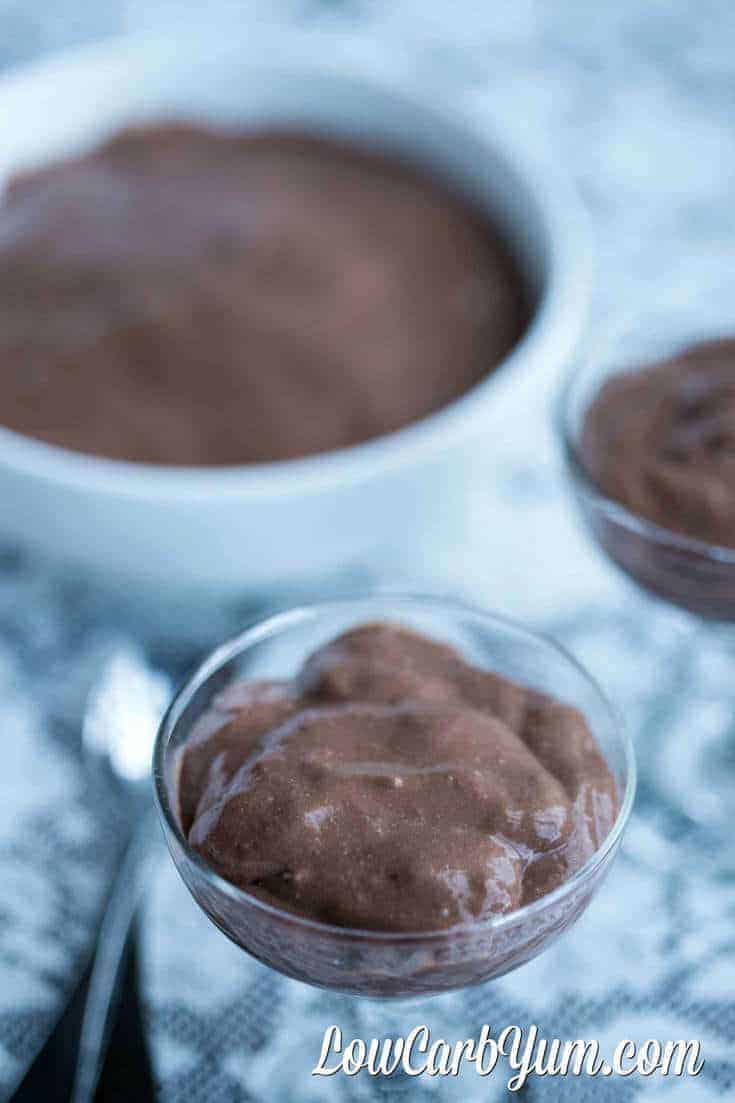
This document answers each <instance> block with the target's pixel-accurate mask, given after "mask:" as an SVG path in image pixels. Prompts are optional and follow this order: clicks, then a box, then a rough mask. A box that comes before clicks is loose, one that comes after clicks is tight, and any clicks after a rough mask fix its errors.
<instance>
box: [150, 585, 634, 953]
mask: <svg viewBox="0 0 735 1103" xmlns="http://www.w3.org/2000/svg"><path fill="white" fill-rule="evenodd" d="M376 601H378V602H386V603H387V602H390V603H391V604H392V605H396V606H401V605H404V606H407V607H409V606H417V605H421V606H423V607H427V606H428V607H431V608H433V609H435V610H436V611H437V612H444V613H446V614H448V615H451V614H452V613H454V614H457V615H464V616H471V617H473V618H474V619H476V620H478V621H481V622H483V623H485V624H486V625H490V626H493V627H494V628H496V629H500V630H506V631H512V632H514V633H515V634H517V635H519V636H521V637H523V636H525V637H526V638H527V639H529V640H532V641H533V642H534V643H535V644H541V645H542V646H544V647H546V648H548V649H549V650H551V651H553V652H554V653H555V654H556V657H557V658H559V659H561V660H562V661H564V662H566V663H567V664H569V665H570V666H572V667H573V668H574V669H575V671H576V672H577V674H578V675H580V676H581V678H582V679H583V680H584V681H585V682H586V683H587V685H588V687H589V688H591V689H592V691H593V693H594V694H595V696H596V697H597V698H598V700H599V702H600V704H601V706H602V708H603V709H604V711H605V712H606V713H607V715H608V719H609V721H610V724H611V727H612V730H614V732H615V734H616V736H617V738H618V739H619V740H620V743H621V745H622V750H623V755H624V760H625V775H626V778H625V789H624V792H623V793H622V799H621V801H620V807H619V809H618V814H617V817H616V819H615V822H614V824H613V826H612V828H611V829H610V832H609V833H608V835H607V836H606V838H605V840H604V841H603V843H602V845H601V846H600V847H598V849H597V850H596V851H595V852H594V854H592V855H591V856H590V857H589V858H588V859H587V861H586V862H585V863H584V865H583V866H580V868H579V869H578V870H577V871H576V873H574V874H572V876H571V877H570V878H569V879H568V880H567V881H564V882H563V883H562V884H561V885H559V886H557V888H555V889H553V890H552V891H551V892H549V893H547V894H546V895H545V896H542V897H540V898H539V899H538V900H535V901H533V903H531V904H525V905H524V906H523V907H521V908H518V909H516V910H515V911H511V912H506V913H504V914H503V915H499V916H491V917H489V918H487V919H481V920H477V921H475V922H467V923H459V924H456V925H455V926H452V927H446V928H442V929H439V930H436V931H431V930H429V931H375V930H365V929H361V928H359V927H340V926H337V925H336V924H332V923H325V922H322V921H321V920H318V919H311V918H309V917H308V916H302V915H299V914H298V913H297V912H291V911H287V910H286V909H283V908H278V907H276V906H275V905H273V904H269V903H267V902H266V901H265V900H261V899H260V898H259V897H257V896H254V895H252V894H251V893H248V892H246V891H245V890H244V889H241V888H238V887H237V886H236V885H233V884H231V882H229V881H227V880H225V879H224V878H223V877H220V875H219V874H218V873H216V872H215V871H214V870H213V869H212V868H211V866H209V865H208V864H207V863H206V862H205V861H204V859H203V858H202V857H201V855H199V854H198V853H197V852H196V851H195V850H193V849H192V848H191V847H190V846H189V843H188V841H187V839H186V838H185V836H184V834H183V832H182V830H181V828H180V826H179V824H178V821H177V818H176V816H175V815H174V812H173V809H172V807H171V803H170V801H169V794H168V791H167V786H166V778H165V770H164V766H165V758H166V750H167V747H168V743H169V739H170V737H171V736H172V734H173V732H174V730H175V728H176V725H177V723H178V721H179V719H180V717H181V715H182V713H183V712H184V711H185V709H186V707H187V705H188V703H189V702H190V701H191V699H192V697H193V696H194V694H195V693H196V692H197V691H198V690H199V689H201V688H202V686H204V685H205V684H206V682H207V681H208V680H209V678H211V677H212V675H213V674H215V673H216V672H217V671H218V670H219V669H220V668H221V667H222V666H224V665H225V664H226V663H228V662H230V661H231V660H232V659H234V658H236V657H237V656H238V655H241V654H242V653H243V652H244V651H245V650H246V649H247V648H248V647H250V646H252V645H253V644H256V643H258V642H260V641H261V640H264V639H266V638H268V637H269V636H272V635H273V634H275V633H276V632H280V631H283V630H286V629H288V628H289V627H291V626H293V625H295V624H297V623H299V622H301V621H305V620H307V619H309V618H312V617H314V616H318V615H319V614H321V613H327V614H328V613H330V612H334V613H337V612H340V611H345V610H347V609H348V608H349V607H350V606H364V607H366V618H367V617H369V612H368V611H367V607H368V606H369V605H370V604H372V603H373V602H376ZM153 787H154V796H155V803H156V807H157V810H158V814H159V816H160V817H161V819H162V821H163V823H164V826H165V829H166V831H168V832H171V833H172V834H173V835H174V837H175V838H176V841H177V844H178V846H179V847H180V848H181V850H182V851H183V852H184V854H185V855H186V858H187V860H188V861H189V862H190V863H192V864H193V865H194V866H196V867H197V869H198V870H199V872H200V873H201V874H202V875H203V876H204V878H205V879H206V880H207V881H209V883H210V884H211V886H212V887H213V888H214V889H216V890H217V891H218V892H220V893H222V894H224V895H225V896H227V897H229V898H230V899H231V900H233V901H235V902H238V901H239V902H240V903H242V904H243V905H246V906H247V907H251V908H255V909H257V910H259V911H262V912H263V913H264V914H265V915H269V916H272V917H273V918H274V919H277V920H278V921H280V922H284V921H286V922H288V923H293V924H294V925H295V926H297V927H300V928H303V929H305V930H311V931H314V932H318V933H321V934H323V935H329V936H330V937H335V938H340V939H342V938H346V939H359V940H361V941H364V942H376V943H401V942H411V943H416V942H420V943H426V942H437V941H439V942H441V941H446V940H447V939H453V938H455V937H457V936H458V935H459V936H461V935H479V934H487V933H488V932H494V931H500V930H505V929H507V928H508V927H512V926H514V925H515V924H517V923H520V922H523V921H525V920H527V919H529V918H532V917H533V916H535V915H539V914H541V913H543V912H544V911H546V910H547V909H550V908H552V907H553V906H554V905H555V904H557V903H559V901H561V900H563V899H564V898H566V897H567V896H569V895H571V894H572V893H573V892H574V891H575V890H576V889H578V888H579V887H580V886H581V885H582V884H583V883H584V882H585V881H587V880H588V879H589V878H591V877H592V875H593V874H594V873H595V871H596V870H597V869H598V868H599V867H600V866H601V865H602V864H603V863H604V862H605V860H606V858H607V856H608V855H609V854H610V852H611V851H612V850H614V849H615V847H616V846H617V844H618V842H619V841H620V837H621V836H622V834H623V831H624V830H625V827H626V825H627V822H628V818H629V816H630V812H631V809H632V807H633V802H634V799H635V791H636V763H635V755H634V752H633V744H632V741H631V738H630V735H629V734H628V732H627V730H626V728H625V726H624V724H623V722H622V718H621V717H620V715H619V713H618V711H617V709H616V708H615V707H614V706H613V704H612V703H611V702H610V700H609V699H608V697H607V696H606V694H605V693H604V692H603V690H602V689H601V687H600V686H599V684H598V683H597V681H596V680H595V679H594V678H593V677H592V675H591V674H590V673H589V672H588V671H587V670H586V668H585V667H584V666H583V665H582V664H581V663H580V662H578V660H577V659H576V658H575V657H574V656H573V655H572V654H571V653H570V652H568V651H567V650H566V649H565V648H564V647H562V646H561V644H559V643H557V642H556V640H554V639H552V638H551V637H549V636H547V635H545V634H544V633H543V632H538V631H536V630H535V629H531V628H528V627H526V626H525V625H523V624H521V623H519V622H517V621H515V620H513V619H511V618H509V617H505V616H502V615H500V614H497V613H494V612H489V611H485V610H483V609H480V608H478V607H476V606H474V605H472V604H470V603H469V602H465V601H462V600H460V599H457V598H447V597H440V596H437V595H433V594H419V593H416V594H414V593H405V592H401V593H392V592H391V591H385V592H377V593H373V594H363V595H359V596H355V597H343V598H340V599H337V600H331V601H324V602H314V603H311V604H304V605H299V606H295V607H293V608H290V609H288V610H285V611H282V612H277V613H274V614H272V615H270V616H267V617H265V618H264V619H262V620H259V621H257V622H256V623H254V624H251V625H250V626H249V627H247V628H246V629H245V630H244V631H242V632H240V633H239V634H238V635H236V636H234V637H232V638H231V639H229V640H227V641H226V642H225V643H223V644H220V645H219V647H216V648H215V649H214V650H213V651H212V652H210V654H209V655H208V656H207V657H206V658H205V659H204V660H203V662H201V663H200V665H199V666H198V667H197V668H196V669H195V670H194V672H193V673H192V674H191V675H190V676H189V677H188V678H187V679H186V681H185V682H184V683H183V684H182V685H181V687H180V688H179V689H178V690H177V692H176V694H175V695H174V698H173V700H172V701H171V703H170V705H169V707H168V708H167V710H166V713H165V714H164V716H163V719H162V720H161V724H160V726H159V729H158V733H157V735H156V741H155V745H154V749H153Z"/></svg>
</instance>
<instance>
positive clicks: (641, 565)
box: [557, 302, 735, 621]
mask: <svg viewBox="0 0 735 1103" xmlns="http://www.w3.org/2000/svg"><path fill="white" fill-rule="evenodd" d="M723 317H724V318H726V317H727V312H726V311H721V310H720V309H719V308H718V307H717V303H716V302H715V303H711V304H709V305H708V306H707V305H703V304H702V303H699V304H696V305H695V307H694V308H692V307H691V306H690V307H689V310H687V308H686V307H681V306H677V307H676V309H674V308H672V309H669V310H666V309H664V308H658V309H653V310H651V311H650V312H649V313H647V314H644V315H642V316H640V317H638V318H635V319H632V320H628V321H627V322H624V323H623V324H621V325H618V326H617V327H615V328H611V329H610V330H608V331H607V332H606V333H605V334H604V336H603V338H602V339H601V340H600V341H599V342H598V343H596V344H593V345H592V347H590V348H589V349H588V350H587V355H586V357H585V360H584V363H583V364H577V365H575V368H574V371H573V373H572V375H571V376H570V378H569V381H568V383H567V384H566V386H565V387H564V388H563V390H562V393H561V398H560V401H559V404H558V408H557V431H558V436H559V439H560V441H561V444H562V449H563V454H564V459H565V464H566V467H567V471H568V473H569V476H570V480H571V485H572V489H573V492H574V496H575V498H576V502H577V505H578V507H579V510H580V513H581V516H582V519H583V521H584V524H585V526H586V528H587V529H588V531H589V532H590V534H591V536H592V537H593V539H594V541H595V542H596V543H597V544H598V545H599V546H600V548H601V549H602V550H603V551H604V552H605V554H606V555H607V556H608V557H609V559H611V560H612V562H613V563H614V564H615V565H616V566H618V567H619V568H620V569H621V570H622V571H624V572H625V574H626V575H627V576H628V577H629V578H631V579H632V580H633V581H634V582H636V583H637V584H638V585H639V586H641V587H643V589H645V590H647V591H648V592H649V593H652V594H655V595H656V596H657V597H659V598H662V599H663V600H664V601H667V602H670V603H673V604H674V605H677V606H679V607H680V608H683V609H686V610H688V611H689V612H691V613H695V614H697V615H698V616H700V617H703V618H706V619H707V620H718V621H733V620H735V546H733V547H728V546H723V545H722V544H719V543H716V542H714V541H710V540H707V539H701V538H699V537H698V536H697V535H694V534H692V532H687V531H685V529H682V530H681V531H679V530H678V529H677V528H676V527H674V525H673V524H672V526H671V527H669V526H668V525H665V524H662V523H660V518H659V520H658V521H656V520H651V519H650V517H648V516H644V515H643V514H642V513H640V512H638V511H637V510H635V509H632V508H630V507H629V506H628V505H626V504H624V503H623V502H622V501H620V500H617V499H616V498H615V497H613V496H612V495H611V494H609V493H607V492H606V491H605V490H604V489H603V488H602V486H601V485H600V483H599V481H598V480H597V479H596V478H595V477H594V476H593V474H592V473H591V472H590V469H589V463H588V462H587V461H586V459H585V456H584V445H583V436H584V433H585V425H586V419H587V418H588V415H589V411H590V408H591V406H592V404H593V402H594V400H595V399H596V398H597V397H598V396H599V395H600V393H601V391H602V389H603V387H605V386H606V385H608V384H610V383H611V382H613V381H620V380H623V379H625V378H626V376H628V375H629V376H630V377H632V376H633V374H634V373H635V372H637V371H639V370H640V369H644V368H647V367H649V366H651V365H657V364H662V363H664V362H666V361H668V360H669V359H670V358H673V357H677V356H678V355H680V354H681V353H683V352H684V351H685V350H687V349H692V348H694V347H695V346H702V345H704V344H705V343H708V342H711V341H713V340H716V339H718V338H721V337H722V336H723V335H727V336H731V334H732V321H731V320H730V321H729V322H727V323H724V324H723ZM728 326H729V329H728ZM670 494H671V500H670V504H669V509H670V511H671V514H672V518H673V517H675V516H676V508H677V499H676V485H675V483H674V484H672V486H671V487H670ZM681 509H682V512H683V510H684V501H683V499H682V502H681Z"/></svg>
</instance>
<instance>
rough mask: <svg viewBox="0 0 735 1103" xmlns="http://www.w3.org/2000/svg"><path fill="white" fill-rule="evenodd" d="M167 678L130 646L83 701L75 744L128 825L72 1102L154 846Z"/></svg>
mask: <svg viewBox="0 0 735 1103" xmlns="http://www.w3.org/2000/svg"><path fill="white" fill-rule="evenodd" d="M169 696H170V684H169V679H168V678H167V677H166V676H165V675H164V674H161V673H160V672H158V671H154V670H152V669H151V667H150V666H149V665H148V663H147V662H146V660H145V656H144V655H143V654H142V653H141V652H140V651H139V650H138V649H137V648H135V647H133V646H132V645H129V646H128V645H125V646H122V647H120V648H119V649H118V650H117V651H115V653H114V654H113V655H112V657H111V658H110V659H109V661H108V662H107V664H106V665H105V667H104V669H103V671H102V674H101V676H100V678H99V679H98V680H97V682H96V683H95V685H94V687H93V689H92V692H91V693H90V695H89V698H88V700H87V705H86V709H85V714H84V721H83V727H82V742H83V746H84V749H85V753H86V754H87V755H88V757H89V760H90V766H91V767H93V768H97V769H100V770H103V771H107V772H109V773H111V774H112V775H113V776H114V778H115V779H116V780H117V782H118V783H120V784H122V785H124V786H125V787H126V788H127V790H128V791H129V793H130V798H131V805H132V821H131V822H132V824H133V829H132V833H131V836H130V838H129V840H128V844H127V847H126V850H125V855H124V858H123V860H122V864H121V866H120V869H119V871H118V874H117V877H116V879H115V882H114V884H113V887H112V891H111V893H110V897H109V900H108V904H107V908H106V910H105V914H104V918H103V920H102V925H101V927H100V932H99V939H98V943H97V949H96V951H95V955H94V960H93V964H92V971H91V974H90V981H89V988H88V992H87V1000H86V1004H85V1009H84V1017H83V1020H82V1029H81V1034H80V1037H79V1050H78V1055H77V1066H76V1073H75V1078H74V1089H73V1092H72V1097H71V1099H72V1103H92V1100H93V1099H94V1095H95V1091H96V1088H97V1084H98V1082H99V1078H100V1073H101V1070H102V1067H103V1064H104V1058H105V1054H106V1052H107V1046H108V1044H109V1040H110V1034H111V1028H112V1024H113V1022H114V1018H115V1012H116V1009H117V1006H118V1000H119V995H120V980H121V975H122V965H123V962H124V952H125V946H126V943H127V940H128V934H129V932H130V929H131V926H132V923H133V920H134V917H135V914H136V911H137V907H138V903H139V900H140V895H141V891H142V888H143V885H144V884H145V881H146V878H147V876H148V873H149V872H150V870H151V868H152V866H153V865H154V864H155V862H156V860H157V857H158V848H157V846H156V843H157V842H158V843H160V845H161V846H162V845H163V843H162V840H161V836H160V830H159V826H158V823H157V819H156V815H155V808H154V806H153V799H152V795H151V787H150V762H151V751H152V748H153V742H154V739H155V735H156V730H157V728H158V724H159V722H160V719H161V716H162V715H163V711H164V708H165V706H166V703H167V701H168V698H169Z"/></svg>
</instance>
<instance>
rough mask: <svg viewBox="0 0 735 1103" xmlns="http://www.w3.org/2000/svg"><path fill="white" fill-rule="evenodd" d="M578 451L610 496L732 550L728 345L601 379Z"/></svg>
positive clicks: (731, 351)
mask: <svg viewBox="0 0 735 1103" xmlns="http://www.w3.org/2000/svg"><path fill="white" fill-rule="evenodd" d="M580 446H581V455H582V461H583V463H584V466H585V467H586V469H587V471H588V472H589V474H590V475H591V477H592V479H593V480H594V481H595V482H596V483H597V484H598V486H599V487H600V488H601V489H602V490H603V491H604V493H605V494H606V495H607V496H608V497H610V498H612V499H614V500H615V501H616V502H620V503H622V504H623V505H624V506H626V507H627V508H628V509H629V510H631V511H632V512H633V513H636V514H638V515H639V516H641V517H644V518H646V519H647V520H649V521H653V522H654V523H655V524H657V525H660V526H662V527H663V528H666V529H670V530H672V531H673V532H678V533H682V534H684V535H686V536H692V537H695V538H696V539H697V540H703V541H705V542H706V543H708V544H717V545H720V546H723V547H728V548H735V339H728V340H724V339H723V340H714V341H708V342H706V343H703V344H697V345H692V346H690V347H689V348H685V349H684V350H683V351H681V352H679V353H677V354H676V356H673V357H671V358H670V359H668V360H664V361H661V362H660V363H656V364H651V365H649V366H647V367H643V368H641V369H640V370H637V371H633V372H626V373H624V374H620V375H617V376H615V377H614V378H613V379H611V380H609V382H607V383H605V385H604V386H603V387H602V388H601V390H600V392H599V394H598V395H597V396H596V398H595V399H594V401H593V402H592V403H591V405H590V407H589V409H588V411H587V413H586V415H585V419H584V425H583V429H582V435H581V442H580Z"/></svg>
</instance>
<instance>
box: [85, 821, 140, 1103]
mask: <svg viewBox="0 0 735 1103" xmlns="http://www.w3.org/2000/svg"><path fill="white" fill-rule="evenodd" d="M157 841H160V828H159V825H158V820H157V816H156V812H155V809H154V808H153V806H152V804H150V803H149V801H148V800H146V802H145V804H144V805H142V807H141V813H140V819H139V822H138V825H137V827H136V828H135V831H134V832H133V834H132V836H131V839H130V842H129V843H128V846H127V850H126V852H125V857H124V858H123V862H122V865H121V866H120V871H119V873H118V875H117V878H116V879H115V883H114V885H113V888H112V892H111V893H110V898H109V901H108V904H107V908H106V910H105V915H104V918H103V920H102V925H101V927H100V935H99V941H98V943H97V950H96V952H95V955H94V961H93V964H92V972H91V975H90V980H89V988H88V992H87V1001H86V1004H85V1008H84V1017H83V1019H82V1029H81V1033H80V1036H79V1051H78V1056H77V1066H76V1072H75V1077H74V1089H73V1092H72V1096H71V1103H93V1100H94V1096H95V1092H96V1090H97V1085H98V1083H99V1079H100V1074H101V1072H102V1068H103V1065H104V1060H105V1055H106V1053H107V1048H108V1045H109V1042H110V1036H111V1033H112V1026H113V1024H114V1021H115V1017H116V1013H117V1010H118V1007H119V1002H120V987H121V985H120V982H121V979H122V975H123V964H124V960H125V947H126V944H127V941H128V935H129V933H130V929H131V926H132V924H133V920H134V918H135V914H136V911H137V908H138V904H139V902H140V897H141V893H142V890H143V886H144V884H145V882H146V880H147V877H148V874H149V872H150V871H151V869H152V867H153V865H154V863H155V861H156V858H157V851H158V847H157V846H156V842H157Z"/></svg>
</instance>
